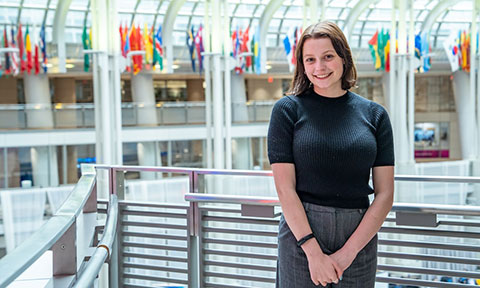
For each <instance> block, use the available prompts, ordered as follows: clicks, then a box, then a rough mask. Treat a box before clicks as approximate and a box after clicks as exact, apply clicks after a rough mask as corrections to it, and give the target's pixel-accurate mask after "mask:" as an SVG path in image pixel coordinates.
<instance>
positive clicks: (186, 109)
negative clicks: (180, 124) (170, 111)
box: [183, 101, 188, 124]
mask: <svg viewBox="0 0 480 288" xmlns="http://www.w3.org/2000/svg"><path fill="white" fill-rule="evenodd" d="M187 103H188V102H187V101H185V102H184V103H183V106H184V109H185V124H188V105H187Z"/></svg>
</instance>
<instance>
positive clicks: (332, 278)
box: [272, 163, 340, 286]
mask: <svg viewBox="0 0 480 288" xmlns="http://www.w3.org/2000/svg"><path fill="white" fill-rule="evenodd" d="M272 171H273V177H274V180H275V187H276V189H277V193H278V198H279V200H280V203H281V205H282V210H283V215H284V217H285V220H286V221H287V224H288V227H289V228H290V230H291V231H292V233H293V235H294V236H295V238H296V239H297V240H299V239H300V238H302V237H304V236H305V235H308V234H310V233H312V229H311V228H310V224H309V223H308V219H307V215H306V214H305V209H304V208H303V205H302V202H301V201H300V198H298V195H297V192H296V188H295V185H296V180H295V166H294V164H292V163H275V164H272ZM302 249H303V251H304V252H305V254H306V256H307V260H308V266H309V270H310V277H311V279H312V281H313V283H315V285H318V284H322V286H325V285H326V284H327V283H332V282H333V283H337V282H338V275H337V272H336V271H340V268H339V267H338V265H337V263H335V261H333V260H332V259H331V258H330V257H328V256H327V255H325V254H323V252H322V249H321V248H320V245H319V244H318V242H317V241H316V240H315V238H312V239H310V240H308V241H307V242H305V244H303V245H302Z"/></svg>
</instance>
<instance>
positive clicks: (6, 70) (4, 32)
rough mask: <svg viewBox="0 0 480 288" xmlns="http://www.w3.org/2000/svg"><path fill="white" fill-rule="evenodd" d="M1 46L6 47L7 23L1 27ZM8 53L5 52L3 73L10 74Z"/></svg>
mask: <svg viewBox="0 0 480 288" xmlns="http://www.w3.org/2000/svg"><path fill="white" fill-rule="evenodd" d="M2 46H3V47H5V48H8V37H7V25H5V27H4V29H3V45H2ZM9 54H10V53H5V68H4V72H5V74H10V73H11V71H10V55H9Z"/></svg>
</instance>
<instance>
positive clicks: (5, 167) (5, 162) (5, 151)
mask: <svg viewBox="0 0 480 288" xmlns="http://www.w3.org/2000/svg"><path fill="white" fill-rule="evenodd" d="M3 171H4V172H3V174H4V175H5V185H4V187H5V188H8V147H5V148H3Z"/></svg>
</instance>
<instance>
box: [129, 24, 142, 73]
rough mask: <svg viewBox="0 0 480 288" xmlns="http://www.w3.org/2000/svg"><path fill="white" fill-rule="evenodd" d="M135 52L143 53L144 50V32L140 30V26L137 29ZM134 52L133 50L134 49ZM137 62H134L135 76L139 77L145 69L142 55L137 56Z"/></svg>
mask: <svg viewBox="0 0 480 288" xmlns="http://www.w3.org/2000/svg"><path fill="white" fill-rule="evenodd" d="M134 30H135V43H136V45H135V48H136V49H135V50H136V51H142V50H144V49H145V48H144V44H143V40H142V38H143V37H142V31H141V30H140V25H137V28H136V29H135V28H134ZM132 50H133V49H132ZM134 57H135V61H134V62H133V75H137V74H138V73H140V71H142V69H143V56H142V55H135V56H134Z"/></svg>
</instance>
